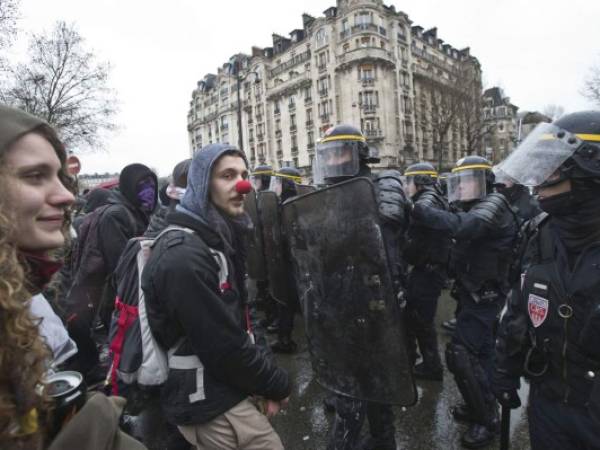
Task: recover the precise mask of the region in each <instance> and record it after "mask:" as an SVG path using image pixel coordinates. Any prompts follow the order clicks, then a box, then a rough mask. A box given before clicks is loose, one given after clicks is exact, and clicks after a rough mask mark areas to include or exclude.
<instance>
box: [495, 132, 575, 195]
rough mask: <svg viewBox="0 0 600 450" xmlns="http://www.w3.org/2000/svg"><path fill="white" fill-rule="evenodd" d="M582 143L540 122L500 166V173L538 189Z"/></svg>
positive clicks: (572, 135)
mask: <svg viewBox="0 0 600 450" xmlns="http://www.w3.org/2000/svg"><path fill="white" fill-rule="evenodd" d="M582 143H583V141H582V140H581V139H579V138H578V137H577V136H575V135H574V134H572V133H569V132H568V131H565V130H563V129H562V128H559V127H557V126H554V125H552V124H550V123H541V124H539V125H538V126H537V127H535V129H534V130H533V131H532V132H531V133H530V134H529V135H528V136H527V138H526V139H525V140H524V141H523V142H521V144H520V145H519V146H518V147H517V148H516V149H515V150H514V151H513V152H512V153H511V154H510V156H509V157H508V158H506V160H504V161H503V162H502V163H501V164H500V170H501V171H502V172H503V173H504V174H505V175H507V176H508V177H510V178H512V179H514V180H515V181H516V182H517V183H519V184H523V185H525V186H539V185H541V184H542V183H544V181H546V180H547V179H548V178H549V177H550V176H551V175H552V174H553V173H554V172H556V170H557V169H558V168H559V167H560V166H561V165H562V164H563V163H564V162H565V161H566V160H567V159H568V158H569V157H571V156H572V155H573V154H574V153H575V150H577V148H578V147H579V146H580V145H581V144H582Z"/></svg>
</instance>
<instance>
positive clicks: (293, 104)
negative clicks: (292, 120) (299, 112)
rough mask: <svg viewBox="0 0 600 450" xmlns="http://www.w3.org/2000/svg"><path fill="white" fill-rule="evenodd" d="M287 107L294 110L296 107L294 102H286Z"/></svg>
mask: <svg viewBox="0 0 600 450" xmlns="http://www.w3.org/2000/svg"><path fill="white" fill-rule="evenodd" d="M288 109H289V110H290V111H294V110H295V109H296V104H295V103H288Z"/></svg>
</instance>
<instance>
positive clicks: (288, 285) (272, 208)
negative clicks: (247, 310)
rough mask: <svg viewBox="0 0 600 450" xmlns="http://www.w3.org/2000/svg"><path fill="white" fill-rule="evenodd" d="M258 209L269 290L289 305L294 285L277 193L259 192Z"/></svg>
mask: <svg viewBox="0 0 600 450" xmlns="http://www.w3.org/2000/svg"><path fill="white" fill-rule="evenodd" d="M258 211H259V213H260V220H261V223H262V228H263V244H264V249H265V262H266V265H267V277H268V279H269V292H270V294H271V296H272V297H273V298H274V299H275V300H276V301H278V302H279V303H283V304H285V305H290V304H292V303H293V300H294V299H293V296H295V289H296V287H295V286H294V285H293V276H292V274H291V271H292V267H291V264H290V260H289V257H288V256H287V255H285V254H284V251H285V248H284V242H283V236H282V230H281V219H280V215H279V199H278V197H277V194H275V192H271V191H263V192H259V193H258Z"/></svg>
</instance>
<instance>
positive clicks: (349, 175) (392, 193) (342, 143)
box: [317, 125, 416, 450]
mask: <svg viewBox="0 0 600 450" xmlns="http://www.w3.org/2000/svg"><path fill="white" fill-rule="evenodd" d="M378 161H379V159H378V158H377V156H376V155H374V152H373V149H371V148H369V146H368V145H367V143H366V139H365V138H364V136H363V135H362V133H361V132H360V131H359V130H358V129H357V128H355V127H353V126H349V125H338V126H335V127H333V128H331V129H329V130H328V131H327V132H326V134H325V136H324V137H323V139H322V140H321V141H320V142H319V144H318V145H317V165H318V166H319V168H320V170H321V173H322V176H323V179H324V181H325V183H326V184H328V185H338V183H341V182H344V181H347V180H351V179H353V178H356V177H366V178H369V179H371V180H372V181H373V184H374V186H375V190H376V195H377V199H376V200H375V201H377V203H378V205H377V206H378V208H377V209H376V211H377V210H378V215H379V221H380V223H381V232H382V234H383V242H384V245H385V254H386V255H387V261H386V262H385V263H384V264H387V266H388V268H389V272H390V274H391V278H392V280H393V282H394V287H393V289H394V290H395V292H399V291H400V290H401V287H402V286H401V284H402V280H403V278H404V276H405V275H404V262H403V259H402V255H401V253H400V248H401V246H402V243H403V241H404V234H405V232H406V229H407V225H408V218H409V213H408V202H407V200H406V196H405V194H404V191H403V186H402V182H401V179H400V173H398V172H397V171H393V170H386V171H382V172H380V173H379V174H377V175H373V174H372V173H371V169H370V168H369V165H368V164H369V163H373V162H378ZM359 213H360V212H359ZM365 226H366V225H365ZM371 237H373V236H372V235H371ZM350 244H351V243H350V242H349V243H348V245H350ZM342 256H343V255H340V258H341V257H342ZM379 282H380V280H379V279H378V278H374V279H373V283H374V286H376V285H378V283H379ZM348 300H349V299H348ZM384 311H385V310H384ZM356 320H358V321H362V320H365V319H364V318H356ZM349 325H350V324H341V326H349ZM397 328H399V326H398V327H397ZM396 331H399V330H396ZM385 344H389V349H390V350H393V351H397V348H398V346H400V345H404V343H403V342H386V343H385ZM378 351H381V350H378V349H377V348H373V349H372V352H373V355H375V354H377V352H378ZM402 354H404V357H406V356H405V350H404V349H403V353H402ZM343 356H345V357H346V358H355V357H356V356H355V355H343ZM378 363H379V366H380V368H382V367H383V366H384V365H385V364H387V361H378ZM394 364H396V363H394ZM372 369H373V368H372ZM375 370H377V369H373V372H372V373H371V374H370V375H371V376H375ZM406 372H408V373H409V374H410V371H409V370H408V371H406ZM338 376H339V377H340V378H343V376H344V374H338ZM367 381H368V380H367ZM366 384H369V383H368V382H367V383H366ZM408 384H410V386H409V385H408ZM402 388H403V389H406V390H408V391H411V392H409V394H408V395H407V396H408V397H411V400H410V402H411V403H412V402H413V401H416V392H415V393H414V394H413V392H412V390H414V386H413V385H412V379H410V381H409V383H404V386H402ZM338 392H339V391H338ZM365 415H366V417H367V419H368V421H369V429H370V435H368V436H365V437H364V438H363V439H362V441H361V438H360V430H361V428H362V423H363V421H364V417H365ZM393 422H394V414H393V411H392V407H391V405H389V404H383V403H376V402H372V401H363V400H360V399H357V398H352V396H348V395H339V396H338V397H337V401H336V416H335V419H334V424H333V427H332V429H331V432H330V438H329V444H328V447H327V448H328V449H330V450H332V449H336V450H339V449H344V450H345V449H354V448H357V446H358V445H360V448H363V449H378V450H381V449H383V450H387V449H395V448H396V443H395V438H394V434H395V429H394V423H393ZM359 441H361V442H360V443H359Z"/></svg>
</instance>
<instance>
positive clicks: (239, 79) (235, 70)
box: [230, 58, 259, 151]
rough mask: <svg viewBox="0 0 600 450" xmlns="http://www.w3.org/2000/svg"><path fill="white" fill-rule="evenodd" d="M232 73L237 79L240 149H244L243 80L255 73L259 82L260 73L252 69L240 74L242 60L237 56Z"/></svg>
mask: <svg viewBox="0 0 600 450" xmlns="http://www.w3.org/2000/svg"><path fill="white" fill-rule="evenodd" d="M230 73H232V74H233V75H234V76H235V81H236V90H237V128H238V147H239V149H240V150H242V151H244V148H243V146H244V139H243V134H242V99H241V94H240V91H241V88H242V82H243V81H244V80H245V79H246V78H247V77H248V75H250V74H254V75H256V77H257V79H256V82H258V81H259V80H258V73H257V72H255V71H254V70H251V71H249V72H246V73H245V74H244V75H243V76H241V75H240V73H241V70H240V60H239V58H235V59H234V60H233V62H230Z"/></svg>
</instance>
